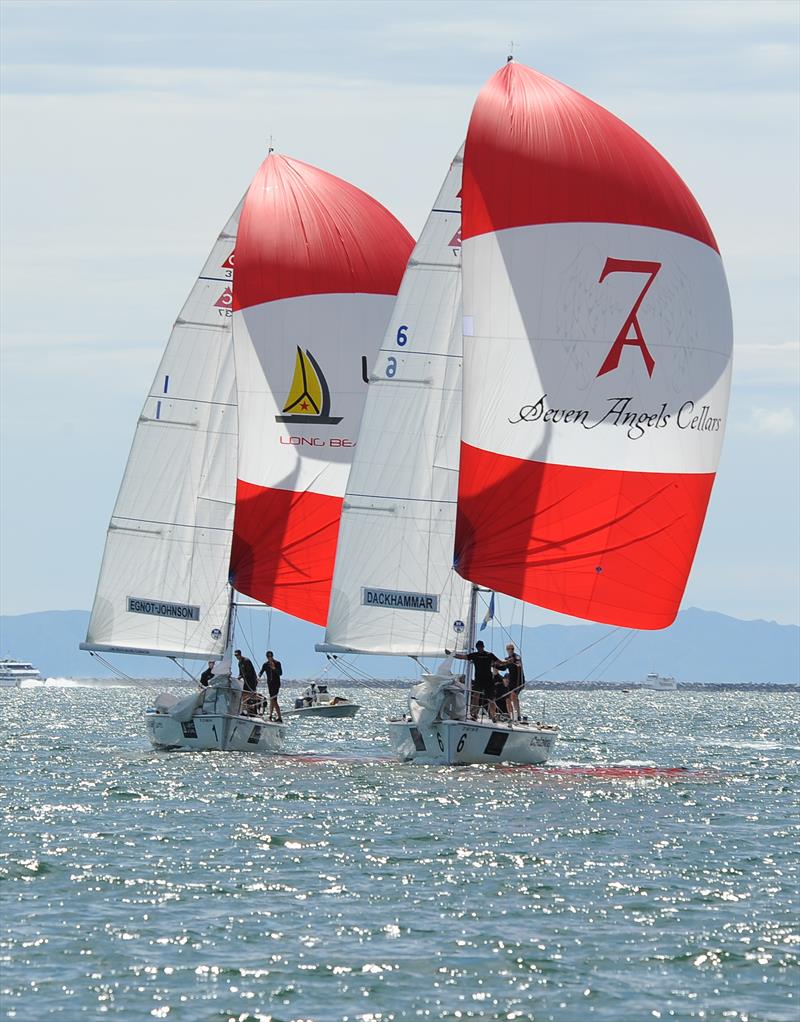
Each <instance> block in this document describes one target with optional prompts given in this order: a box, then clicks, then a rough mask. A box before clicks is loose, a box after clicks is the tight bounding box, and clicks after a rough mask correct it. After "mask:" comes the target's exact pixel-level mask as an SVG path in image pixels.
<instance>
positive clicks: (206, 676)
mask: <svg viewBox="0 0 800 1022" xmlns="http://www.w3.org/2000/svg"><path fill="white" fill-rule="evenodd" d="M213 677H214V661H213V660H209V661H208V667H206V669H205V670H204V671H203V673H202V674H201V675H200V687H201V688H208V683H209V682H210V681H211V679H212V678H213Z"/></svg>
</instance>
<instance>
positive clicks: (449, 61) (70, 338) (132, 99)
mask: <svg viewBox="0 0 800 1022" xmlns="http://www.w3.org/2000/svg"><path fill="white" fill-rule="evenodd" d="M798 11H800V6H798V5H797V4H796V3H794V2H770V0H760V2H755V3H750V2H733V3H731V2H702V0H700V2H698V0H694V2H691V3H682V2H667V3H661V2H658V0H651V2H649V3H643V2H636V3H634V2H622V3H614V2H610V3H600V2H597V3H570V2H568V0H561V2H557V3H549V2H541V3H536V2H526V3H515V2H494V3H492V4H486V3H484V2H481V3H471V2H458V3H443V2H439V3H436V2H423V3H417V2H406V3H394V2H391V0H389V2H384V3H347V2H338V3H335V4H334V3H326V2H323V3H298V2H293V3H271V2H245V3H242V2H228V3H225V4H219V3H195V2H188V0H187V2H180V3H162V2H157V0H151V2H149V3H140V2H137V3H113V2H105V3H102V4H101V3H70V2H58V3H37V2H35V0H26V2H23V3H14V2H4V3H2V5H0V18H1V19H2V26H1V27H2V32H1V33H0V38H1V41H2V81H1V82H0V89H1V91H2V108H1V117H0V132H1V135H0V143H2V146H1V148H2V249H1V250H0V276H1V280H0V284H1V286H2V292H1V293H0V317H1V319H0V327H1V329H2V364H1V365H0V386H1V387H2V392H1V394H0V398H1V400H2V408H1V409H0V414H1V415H2V421H1V424H2V449H1V450H0V456H1V461H0V502H1V503H2V524H1V525H0V530H1V532H0V571H1V574H2V588H1V589H0V612H2V613H4V614H19V613H26V612H30V611H37V610H49V609H67V608H87V609H88V608H89V607H90V606H91V601H92V598H93V595H94V587H95V583H96V579H97V573H98V570H99V565H100V558H101V555H102V549H103V544H104V540H105V529H106V526H107V523H108V518H109V515H110V513H111V510H112V507H113V503H114V498H115V496H116V491H117V488H118V485H119V482H120V479H121V476H122V472H123V469H124V467H125V461H126V457H127V453H128V448H129V445H130V441H131V437H132V434H133V429H134V425H135V422H136V419H137V417H138V414H139V411H140V409H141V404H142V401H143V399H144V396H145V394H146V392H147V389H148V387H149V384H150V381H151V379H152V377H153V374H154V372H155V370H156V367H157V365H158V361H159V357H160V354H161V351H162V349H163V346H164V344H165V342H166V340H167V338H168V336H169V331H170V329H171V326H172V323H173V320H174V318H175V316H176V315H177V312H178V310H179V308H180V306H181V305H182V303H183V300H184V298H185V296H186V294H187V293H188V291H189V289H190V287H191V285H192V283H193V280H194V278H195V276H196V275H197V273H198V271H199V269H200V267H201V265H202V263H203V261H204V259H205V256H206V254H207V252H208V250H209V249H210V247H211V244H212V242H213V240H214V238H215V237H216V235H217V233H218V231H219V229H220V227H221V226H222V224H223V223H224V221H225V220H226V219H227V217H228V215H229V214H230V212H231V211H232V209H233V208H234V206H235V205H236V203H237V202H238V200H239V198H240V197H241V195H242V194H243V193H244V191H245V190H246V188H247V186H248V184H249V181H250V179H251V177H252V176H253V174H254V173H255V171H256V169H257V167H258V165H259V163H260V162H261V160H262V159H263V157H264V155H265V154H266V149H267V146H268V144H269V141H270V139H272V140H273V143H274V144H275V145H276V147H277V148H278V150H279V151H281V152H284V153H286V154H288V155H291V156H294V157H296V158H298V159H302V160H305V161H307V162H309V163H312V164H315V165H317V166H321V167H323V168H324V169H326V170H328V171H330V172H332V173H334V174H337V175H339V176H341V177H343V178H345V179H346V180H348V181H351V182H353V183H354V184H356V185H358V186H359V187H361V188H363V189H365V190H366V191H367V192H369V193H370V194H372V195H374V196H375V197H376V198H377V199H378V200H380V201H381V202H382V203H384V204H385V205H386V206H388V208H389V209H391V210H392V212H394V213H395V215H396V216H398V217H399V218H400V220H402V221H403V223H404V224H405V225H406V227H407V228H408V229H409V231H411V233H412V234H414V235H416V234H417V233H418V232H419V230H420V228H421V226H422V224H423V222H424V220H425V218H426V216H427V213H428V210H429V209H430V206H431V204H432V202H433V199H434V198H435V196H436V193H437V191H438V188H439V185H440V184H441V181H442V179H443V177H444V175H445V173H446V171H447V168H448V165H449V162H450V159H451V158H452V156H453V154H454V153H455V152H456V150H457V149H458V147H459V145H460V143H461V141H462V140H463V137H464V134H465V131H466V125H467V122H468V119H469V114H470V110H471V107H472V104H473V102H474V100H475V97H476V95H477V93H478V91H479V89H480V88H481V86H482V85H483V83H484V82H485V81H486V79H487V78H488V77H490V76H491V75H492V74H493V73H494V71H495V70H496V69H497V68H498V67H499V66H500V65H501V64H503V63H504V61H505V58H506V55H507V53H508V52H509V48H510V46H511V44H512V41H513V52H514V54H515V57H516V58H517V59H518V60H520V61H521V62H523V63H525V64H529V65H531V66H533V67H536V68H537V69H538V70H540V71H543V72H545V73H546V74H549V75H551V76H552V77H554V78H557V79H559V80H561V81H564V82H566V83H567V84H568V85H570V86H572V87H573V88H576V89H578V90H579V91H580V92H583V93H585V94H586V95H588V96H590V97H591V98H592V99H594V100H595V101H597V102H599V103H601V104H602V105H603V106H606V107H608V108H609V109H610V110H612V111H613V112H614V113H615V114H617V115H618V116H619V117H621V118H622V119H623V120H625V121H627V122H628V123H629V124H631V125H632V126H633V127H634V128H635V129H636V130H637V131H639V132H640V133H641V134H643V135H644V136H645V138H647V139H648V140H649V141H650V142H651V143H652V144H653V145H655V146H656V148H657V149H659V150H660V152H661V153H662V154H663V155H664V156H665V157H666V158H667V159H668V160H669V161H670V162H671V163H672V164H673V166H674V167H676V169H677V170H678V172H679V173H680V174H681V176H682V177H683V178H684V180H685V181H686V182H687V184H688V185H689V187H690V189H691V190H692V191H693V193H694V195H695V196H696V198H697V199H698V201H699V202H700V205H701V206H702V207H703V209H704V211H705V213H706V216H707V218H708V220H709V222H710V223H711V225H712V228H713V230H714V233H715V235H716V238H717V241H718V244H719V247H720V250H721V252H722V256H723V259H724V262H725V267H726V271H727V274H728V281H729V286H730V290H731V297H732V303H733V316H734V335H735V356H734V383H733V394H732V404H731V411H730V417H729V426H728V433H727V437H726V442H725V447H724V450H723V456H722V461H721V464H720V469H719V474H718V478H717V483H716V485H715V488H714V492H713V495H712V500H711V504H710V507H709V512H708V517H707V524H706V528H705V531H704V534H703V537H702V539H701V542H700V547H699V550H698V554H697V558H696V561H695V567H694V569H693V573H692V576H691V578H690V581H689V584H688V587H687V591H686V595H685V598H684V602H683V605H684V606H687V607H688V606H698V607H702V608H705V609H708V610H717V611H721V612H723V613H726V614H731V615H734V616H736V617H741V618H766V619H773V620H776V621H779V622H781V623H790V624H797V623H800V607H799V606H798V603H799V601H800V589H799V586H798V578H800V550H799V549H798V503H799V502H800V482H799V480H798V468H799V466H798V461H799V460H800V459H799V458H798V425H799V423H800V404H799V398H798V391H799V381H800V344H799V343H798V338H799V337H800V329H799V326H798V319H799V316H798V305H799V302H798V276H799V275H798V269H799V268H800V267H799V265H798V233H799V232H798V227H800V215H799V213H798V192H799V189H798V148H799V139H798V124H800V103H799V101H798V96H799V95H800V73H799V71H798V35H799V31H800V30H799V28H798ZM557 619H558V616H557V615H553V614H549V613H548V612H546V611H542V610H535V609H531V610H530V611H529V614H528V617H527V618H526V623H529V624H537V623H544V622H547V621H554V620H557Z"/></svg>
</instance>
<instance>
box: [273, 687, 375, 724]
mask: <svg viewBox="0 0 800 1022" xmlns="http://www.w3.org/2000/svg"><path fill="white" fill-rule="evenodd" d="M360 708H361V707H360V706H359V705H358V703H354V702H352V700H350V699H345V697H344V696H332V695H331V694H330V693H329V692H328V686H327V685H318V684H316V682H313V681H312V683H311V684H310V685H309V686H308V688H307V689H306V691H305V694H304V695H303V696H302V697H301V698H300V699H295V701H294V707H293V709H291V710H286V712H285V713H284V716H286V717H288V716H289V715H291V716H294V717H297V718H298V719H305V718H307V717H308V718H310V717H355V715H356V714H357V713H358V711H359V709H360Z"/></svg>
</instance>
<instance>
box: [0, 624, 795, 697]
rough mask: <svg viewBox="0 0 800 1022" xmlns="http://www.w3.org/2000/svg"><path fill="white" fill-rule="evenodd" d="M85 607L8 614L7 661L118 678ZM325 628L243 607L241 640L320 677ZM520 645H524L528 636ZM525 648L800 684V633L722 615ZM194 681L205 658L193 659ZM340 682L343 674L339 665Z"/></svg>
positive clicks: (375, 671) (2, 628)
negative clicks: (88, 643)
mask: <svg viewBox="0 0 800 1022" xmlns="http://www.w3.org/2000/svg"><path fill="white" fill-rule="evenodd" d="M88 620H89V614H88V612H87V611H85V610H51V611H42V612H41V613H37V614H19V615H15V616H3V617H0V654H1V655H2V656H4V657H13V658H16V659H20V660H29V661H31V662H32V663H33V664H34V665H35V666H36V667H38V668H39V670H40V671H41V673H42V675H43V676H45V677H53V678H58V677H63V678H105V677H109V676H110V674H111V672H109V671H108V670H107V669H106V668H105V667H103V665H102V664H101V663H100V662H99V661H98V660H96V659H95V658H94V657H92V656H91V655H90V654H89V653H84V652H81V651H80V650H79V649H78V643H79V642H81V641H82V640H83V638H84V637H85V635H86V626H87V623H88ZM322 634H323V630H322V628H319V627H317V626H316V625H311V624H308V623H306V622H304V621H298V620H296V619H295V618H291V617H288V616H287V615H285V614H281V613H279V612H277V611H275V612H273V613H272V615H271V623H270V614H269V612H268V611H266V610H264V609H263V608H250V607H242V608H240V610H239V615H238V623H237V642H238V644H239V645H240V646H241V647H242V649H243V650H245V651H247V652H248V655H250V656H252V658H253V660H254V661H257V662H258V664H260V663H261V661H262V658H263V653H264V650H265V649H266V648H267V644H269V646H270V648H272V649H274V650H275V653H276V655H277V656H278V658H279V659H280V660H281V661H282V662H283V665H284V671H285V674H286V677H287V678H307V677H313V676H314V675H317V674H319V673H320V671H322V670H323V669H324V668H325V666H326V659H325V656H324V655H323V654H320V653H315V652H314V643H315V642H321V641H322ZM481 638H483V639H484V641H485V642H486V645H487V646H488V647H489V648H494V649H495V651H496V652H499V653H502V651H503V647H504V646H505V643H506V641H507V637H506V634H505V633H504V632H503V631H502V629H501V628H500V627H498V626H495V627H489V628H487V629H486V630H485V631H484V632H483V633H482V635H481ZM512 639H513V641H514V642H515V643H517V645H518V646H519V639H520V635H519V629H515V631H514V634H513V635H512ZM522 651H523V655H524V658H525V673H526V675H527V677H528V678H529V679H534V678H538V677H541V678H543V679H547V680H550V681H584V680H587V681H616V682H638V681H642V680H643V679H644V677H645V675H647V674H648V673H649V672H650V671H656V672H657V673H659V674H667V675H674V676H675V678H677V680H678V681H679V682H681V681H684V682H706V683H708V682H712V683H713V682H717V683H719V682H741V683H747V684H764V683H772V684H797V683H798V682H799V681H800V627H798V626H797V625H779V624H776V623H775V622H774V621H741V620H739V619H738V618H733V617H728V616H726V615H725V614H718V613H716V612H714V611H708V610H698V609H697V608H694V607H692V608H689V609H687V610H684V611H681V613H680V614H679V615H678V619H677V621H676V622H675V624H673V625H672V626H671V627H670V628H665V629H664V630H663V631H659V632H632V631H631V630H629V629H624V628H611V627H610V626H608V625H594V624H575V625H541V626H539V627H536V628H526V629H524V640H523V642H522ZM108 659H109V660H111V661H112V662H113V663H114V665H115V666H116V667H118V668H119V669H120V670H122V671H124V672H125V674H128V675H130V676H131V677H136V678H155V677H165V676H166V677H171V676H177V675H178V674H179V671H178V670H177V669H176V668H175V667H174V666H173V665H172V664H171V663H170V662H169V661H166V660H163V659H160V658H156V657H146V656H142V657H134V656H116V655H109V656H108ZM349 662H350V663H351V664H352V665H353V666H352V669H349V670H350V673H353V674H357V675H358V676H362V672H363V674H365V675H367V676H369V677H374V678H412V677H416V675H417V673H418V672H417V670H416V668H415V667H414V665H413V664H412V663H411V661H410V660H408V659H407V658H404V657H372V656H370V657H353V658H349ZM186 666H187V667H188V669H189V670H191V672H192V673H193V674H196V673H198V672H199V669H200V668H199V666H198V662H197V661H187V664H186ZM331 676H332V677H337V676H339V675H338V674H337V671H336V669H335V668H332V670H331Z"/></svg>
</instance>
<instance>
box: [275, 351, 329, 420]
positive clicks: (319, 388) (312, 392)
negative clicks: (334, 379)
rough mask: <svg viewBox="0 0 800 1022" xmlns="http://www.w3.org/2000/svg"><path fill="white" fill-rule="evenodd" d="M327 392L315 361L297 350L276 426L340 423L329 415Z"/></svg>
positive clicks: (308, 353) (322, 376) (326, 384)
mask: <svg viewBox="0 0 800 1022" xmlns="http://www.w3.org/2000/svg"><path fill="white" fill-rule="evenodd" d="M330 411H331V392H330V390H329V389H328V382H327V380H326V379H325V377H324V375H323V373H322V370H321V369H320V367H319V365H318V364H317V361H316V359H315V358H314V356H313V355H312V354H311V352H310V351H306V353H305V354H303V349H302V348H298V349H297V361H296V362H295V366H294V376H293V377H292V386H291V388H290V389H289V396H288V397H287V398H286V404H285V405H284V406H283V415H276V416H275V421H276V422H298V423H299V422H302V423H308V422H311V421H313V422H319V423H324V424H325V425H326V426H335V425H336V424H337V423H338V422H341V421H342V416H341V415H331V414H330Z"/></svg>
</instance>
